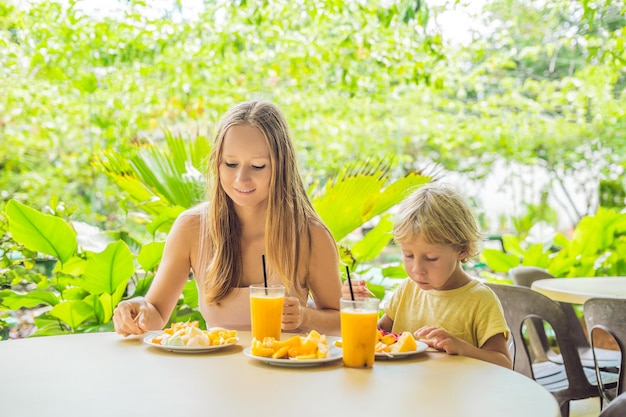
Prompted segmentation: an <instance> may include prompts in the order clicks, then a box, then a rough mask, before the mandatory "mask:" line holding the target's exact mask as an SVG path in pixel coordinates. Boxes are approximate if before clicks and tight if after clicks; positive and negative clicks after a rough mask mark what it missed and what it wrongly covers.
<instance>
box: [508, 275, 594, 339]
mask: <svg viewBox="0 0 626 417" xmlns="http://www.w3.org/2000/svg"><path fill="white" fill-rule="evenodd" d="M509 277H510V278H511V280H512V281H513V282H514V283H515V284H516V285H521V286H522V287H528V288H530V286H531V285H532V283H533V282H535V281H537V280H540V279H548V278H554V275H552V274H550V273H548V271H546V270H545V269H542V268H539V267H536V266H518V267H515V268H511V269H510V270H509ZM557 303H558V304H559V305H560V306H561V309H562V310H563V313H565V317H566V318H567V322H568V323H569V325H570V328H571V332H572V338H573V340H574V344H575V345H576V347H577V348H578V349H589V348H590V347H591V345H590V344H589V341H588V340H587V337H586V336H585V331H584V330H583V328H582V327H581V325H580V321H579V320H578V316H577V315H576V311H574V307H573V306H572V305H571V304H570V303H561V302H557ZM538 338H539V339H540V340H541V344H542V346H543V348H544V350H545V349H546V348H547V349H549V347H548V344H547V343H548V342H547V339H545V333H542V332H539V335H538Z"/></svg>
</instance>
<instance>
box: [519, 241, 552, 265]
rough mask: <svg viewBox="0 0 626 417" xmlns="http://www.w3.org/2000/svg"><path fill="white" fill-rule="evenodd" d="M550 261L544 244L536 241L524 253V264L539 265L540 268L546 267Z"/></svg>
mask: <svg viewBox="0 0 626 417" xmlns="http://www.w3.org/2000/svg"><path fill="white" fill-rule="evenodd" d="M549 263H550V258H549V257H548V254H547V253H545V252H544V251H543V245H542V244H541V243H536V244H534V245H532V246H530V247H529V248H528V250H527V251H526V253H525V254H524V259H523V260H522V265H524V266H538V267H540V268H546V267H547V266H548V264H549Z"/></svg>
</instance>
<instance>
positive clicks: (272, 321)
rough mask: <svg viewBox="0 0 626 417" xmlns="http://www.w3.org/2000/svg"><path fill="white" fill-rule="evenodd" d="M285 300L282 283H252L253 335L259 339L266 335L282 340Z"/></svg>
mask: <svg viewBox="0 0 626 417" xmlns="http://www.w3.org/2000/svg"><path fill="white" fill-rule="evenodd" d="M284 301H285V287H284V286H282V285H269V286H267V287H266V286H265V285H264V284H253V285H250V319H251V322H252V337H254V338H256V339H257V340H263V338H265V337H273V338H274V339H276V340H280V327H281V325H282V322H283V303H284Z"/></svg>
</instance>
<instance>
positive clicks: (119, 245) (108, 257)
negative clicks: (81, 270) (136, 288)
mask: <svg viewBox="0 0 626 417" xmlns="http://www.w3.org/2000/svg"><path fill="white" fill-rule="evenodd" d="M134 271H135V267H134V263H133V255H132V253H131V252H130V249H128V246H126V244H125V243H124V242H122V241H117V242H114V243H111V244H109V245H108V246H107V247H106V249H105V250H104V251H103V252H101V253H95V254H94V253H90V255H89V257H88V259H87V265H86V266H85V274H84V275H83V281H82V284H81V285H82V287H83V288H84V289H86V290H87V291H89V292H90V293H91V294H102V293H107V294H113V292H114V291H115V290H116V289H117V288H118V286H119V285H120V284H122V283H125V282H128V279H129V278H130V276H131V275H132V274H133V272H134Z"/></svg>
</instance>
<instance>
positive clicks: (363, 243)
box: [352, 214, 393, 262]
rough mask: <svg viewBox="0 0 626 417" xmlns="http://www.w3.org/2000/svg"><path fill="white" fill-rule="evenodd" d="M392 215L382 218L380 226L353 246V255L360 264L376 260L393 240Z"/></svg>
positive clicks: (379, 222)
mask: <svg viewBox="0 0 626 417" xmlns="http://www.w3.org/2000/svg"><path fill="white" fill-rule="evenodd" d="M390 217H391V216H390V215H389V214H386V215H383V216H381V218H380V220H379V221H378V224H377V225H376V226H375V227H374V228H373V229H372V230H370V231H369V232H367V233H366V234H365V237H363V239H361V240H359V241H357V242H356V243H355V244H354V245H352V255H354V257H355V258H356V259H357V261H358V262H365V261H369V260H372V259H374V258H376V257H377V256H378V255H379V254H380V252H381V251H382V250H383V249H384V248H385V247H386V246H387V245H388V244H389V242H390V241H391V239H392V235H391V229H392V227H393V223H392V221H391V220H390Z"/></svg>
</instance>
